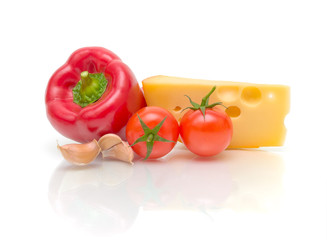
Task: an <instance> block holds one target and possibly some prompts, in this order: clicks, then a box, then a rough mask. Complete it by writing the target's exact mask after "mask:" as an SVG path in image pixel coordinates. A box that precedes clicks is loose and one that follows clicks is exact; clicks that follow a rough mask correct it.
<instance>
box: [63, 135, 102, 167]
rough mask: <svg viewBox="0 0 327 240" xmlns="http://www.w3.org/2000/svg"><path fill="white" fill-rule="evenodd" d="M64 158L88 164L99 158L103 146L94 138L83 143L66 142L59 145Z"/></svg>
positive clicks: (78, 163)
mask: <svg viewBox="0 0 327 240" xmlns="http://www.w3.org/2000/svg"><path fill="white" fill-rule="evenodd" d="M57 147H58V149H59V150H60V152H61V154H62V156H63V157H64V159H66V160H67V161H68V162H70V163H72V164H75V165H86V164H89V163H90V162H92V161H93V160H94V159H96V158H97V156H98V155H99V153H100V151H101V147H100V146H99V144H98V142H97V141H96V140H95V139H94V140H93V141H91V142H88V143H83V144H66V145H63V146H59V144H58V145H57Z"/></svg>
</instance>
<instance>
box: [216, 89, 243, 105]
mask: <svg viewBox="0 0 327 240" xmlns="http://www.w3.org/2000/svg"><path fill="white" fill-rule="evenodd" d="M217 94H218V98H219V99H221V101H223V102H232V101H235V100H237V99H238V97H239V87H238V86H222V87H219V89H218V92H217Z"/></svg>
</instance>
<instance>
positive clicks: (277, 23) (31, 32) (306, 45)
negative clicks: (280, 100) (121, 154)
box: [0, 0, 327, 240]
mask: <svg viewBox="0 0 327 240" xmlns="http://www.w3.org/2000/svg"><path fill="white" fill-rule="evenodd" d="M0 9H1V15H0V23H1V38H0V39H1V40H0V41H1V44H0V53H1V55H0V56H1V57H0V61H1V62H0V66H1V75H2V77H1V99H2V104H1V120H0V121H1V124H0V128H1V150H2V157H1V162H2V164H1V168H0V180H1V181H0V187H1V188H0V189H1V198H0V203H1V204H0V221H1V230H0V239H27V238H31V239H96V238H98V237H99V238H100V237H104V238H108V237H109V236H111V239H113V238H117V239H136V238H137V239H139V238H140V239H141V238H142V239H177V237H178V238H183V239H245V238H248V239H315V240H322V239H326V238H327V233H326V228H327V208H326V204H327V196H326V195H327V194H326V185H327V181H326V160H327V157H326V150H325V149H326V134H327V131H326V122H327V118H326V103H327V101H326V100H327V98H326V87H325V84H324V83H325V82H326V79H327V73H326V66H327V58H326V56H327V44H326V43H327V36H326V27H327V24H326V23H327V15H326V12H327V8H326V2H325V1H287V0H286V1H211V2H210V1H201V3H200V1H198V3H195V1H161V2H160V3H159V2H156V1H92V2H91V1H89V2H88V1H53V2H50V1H49V2H46V1H2V2H1V3H0ZM94 45H97V46H103V47H106V48H108V49H110V50H112V51H114V52H115V53H116V54H117V55H119V56H120V57H121V58H122V59H123V61H124V62H125V63H127V64H128V65H129V66H130V68H131V69H132V70H133V72H134V73H135V75H136V77H137V78H138V80H139V81H141V80H142V79H144V78H146V77H149V76H152V75H157V74H164V75H171V76H180V77H192V78H203V79H215V80H234V81H250V82H255V83H282V84H287V85H290V86H291V88H292V103H291V113H290V114H289V116H288V118H287V121H286V125H287V127H288V135H287V141H286V143H285V146H284V147H282V148H277V149H268V148H266V149H257V150H233V151H232V150H231V151H226V152H224V153H222V154H221V155H218V156H217V159H216V160H211V161H202V160H201V159H198V158H196V157H195V156H194V155H192V154H191V153H189V152H188V151H186V150H185V148H184V147H183V146H181V145H178V146H177V148H176V149H175V150H174V152H172V153H171V154H169V155H168V156H167V157H166V158H164V159H163V160H162V161H161V162H141V161H138V162H136V163H135V165H134V166H133V167H131V166H129V165H127V164H124V163H120V162H105V161H101V159H97V161H96V162H94V164H92V165H90V166H88V167H83V168H77V167H73V166H71V165H69V164H68V163H65V162H64V161H63V159H62V157H61V156H60V154H59V152H58V151H57V149H56V140H58V141H59V143H60V144H65V143H70V142H71V141H70V140H69V139H66V138H64V137H62V136H61V135H60V134H58V133H57V132H56V131H55V130H54V129H53V128H52V126H51V125H50V124H49V122H48V120H47V118H46V115H45V106H44V92H45V88H46V84H47V81H48V79H49V77H50V76H51V74H52V73H53V72H54V71H55V70H56V69H57V68H58V67H59V66H60V65H62V64H63V63H64V62H65V61H66V60H67V58H68V56H69V55H70V54H71V53H72V52H73V51H74V50H76V49H78V48H80V47H84V46H94Z"/></svg>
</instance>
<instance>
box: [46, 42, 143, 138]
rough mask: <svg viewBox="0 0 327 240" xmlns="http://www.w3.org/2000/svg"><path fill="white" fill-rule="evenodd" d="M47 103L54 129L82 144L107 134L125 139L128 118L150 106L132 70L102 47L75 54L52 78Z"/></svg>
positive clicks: (47, 91)
mask: <svg viewBox="0 0 327 240" xmlns="http://www.w3.org/2000/svg"><path fill="white" fill-rule="evenodd" d="M45 103H46V110H47V117H48V119H49V121H50V122H51V124H52V125H53V127H54V128H55V129H56V130H57V131H58V132H60V133H61V134H62V135H64V136H65V137H67V138H70V139H73V140H75V141H78V142H88V141H92V140H93V139H96V140H98V139H99V138H100V137H101V136H103V135H104V134H106V133H115V134H118V135H119V136H120V137H122V138H123V139H125V126H126V124H127V121H128V119H129V118H130V117H131V116H132V115H133V113H135V112H136V111H137V110H139V109H140V108H142V107H144V106H146V103H145V100H144V96H143V92H142V90H141V89H140V87H139V85H138V82H137V80H136V78H135V76H134V74H133V73H132V71H131V70H130V68H129V67H128V66H127V65H126V64H124V63H123V62H122V61H121V60H120V58H119V57H118V56H117V55H115V54H114V53H113V52H111V51H109V50H107V49H104V48H101V47H86V48H81V49H79V50H77V51H75V52H74V53H73V54H72V55H71V56H70V58H69V59H68V61H67V62H66V63H65V64H64V65H63V66H61V67H60V68H59V69H58V70H57V71H56V72H55V73H54V74H53V75H52V77H51V78H50V80H49V83H48V86H47V89H46V97H45Z"/></svg>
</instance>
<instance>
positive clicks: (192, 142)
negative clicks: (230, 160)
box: [180, 107, 233, 157]
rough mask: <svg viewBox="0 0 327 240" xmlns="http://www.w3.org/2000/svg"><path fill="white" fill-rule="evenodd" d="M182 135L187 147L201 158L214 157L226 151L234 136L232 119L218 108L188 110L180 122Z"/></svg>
mask: <svg viewBox="0 0 327 240" xmlns="http://www.w3.org/2000/svg"><path fill="white" fill-rule="evenodd" d="M180 135H181V139H182V141H183V143H184V144H185V146H186V147H187V148H188V149H189V150H190V151H191V152H193V153H195V154H197V155H199V156H204V157H206V156H214V155H216V154H218V153H220V152H222V151H223V150H225V149H226V148H227V147H228V145H229V143H230V141H231V139H232V135H233V126H232V121H231V119H230V117H229V116H228V115H227V114H226V113H225V111H223V110H221V109H220V108H218V107H214V108H208V109H206V110H205V118H204V117H203V114H202V112H201V111H200V110H188V111H187V113H186V114H185V115H184V116H183V118H182V119H181V122H180Z"/></svg>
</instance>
